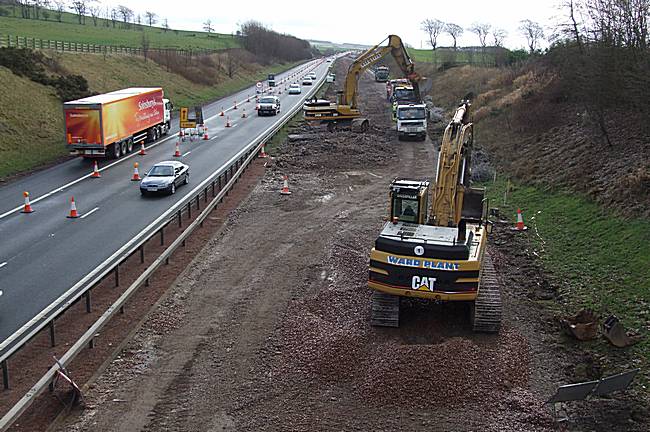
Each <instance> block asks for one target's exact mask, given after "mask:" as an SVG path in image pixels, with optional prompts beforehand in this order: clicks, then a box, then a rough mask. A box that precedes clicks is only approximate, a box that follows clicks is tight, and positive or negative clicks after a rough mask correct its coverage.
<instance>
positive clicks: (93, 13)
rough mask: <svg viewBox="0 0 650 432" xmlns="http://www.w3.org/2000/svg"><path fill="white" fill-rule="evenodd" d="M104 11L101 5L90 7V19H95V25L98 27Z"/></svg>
mask: <svg viewBox="0 0 650 432" xmlns="http://www.w3.org/2000/svg"><path fill="white" fill-rule="evenodd" d="M101 11H102V7H101V5H100V4H93V5H90V6H88V12H90V17H91V18H92V19H93V25H94V26H95V27H97V21H98V20H99V14H100V13H101Z"/></svg>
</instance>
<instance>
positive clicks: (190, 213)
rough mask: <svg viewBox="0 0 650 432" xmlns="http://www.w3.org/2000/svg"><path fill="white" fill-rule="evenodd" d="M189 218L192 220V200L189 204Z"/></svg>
mask: <svg viewBox="0 0 650 432" xmlns="http://www.w3.org/2000/svg"><path fill="white" fill-rule="evenodd" d="M187 218H188V219H192V200H190V201H189V202H188V203H187Z"/></svg>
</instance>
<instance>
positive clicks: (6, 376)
mask: <svg viewBox="0 0 650 432" xmlns="http://www.w3.org/2000/svg"><path fill="white" fill-rule="evenodd" d="M2 382H3V383H4V387H5V390H9V365H8V364H7V360H4V361H3V362H2Z"/></svg>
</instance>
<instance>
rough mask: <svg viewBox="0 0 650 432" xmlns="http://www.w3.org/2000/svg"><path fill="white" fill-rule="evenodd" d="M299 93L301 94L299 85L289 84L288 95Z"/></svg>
mask: <svg viewBox="0 0 650 432" xmlns="http://www.w3.org/2000/svg"><path fill="white" fill-rule="evenodd" d="M300 93H302V89H301V88H300V84H291V85H290V86H289V94H300Z"/></svg>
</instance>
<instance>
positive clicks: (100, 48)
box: [0, 35, 220, 57]
mask: <svg viewBox="0 0 650 432" xmlns="http://www.w3.org/2000/svg"><path fill="white" fill-rule="evenodd" d="M3 47H4V48H6V47H14V48H30V49H42V50H55V51H60V52H83V53H95V54H126V55H137V56H144V55H149V54H151V53H153V52H160V53H175V54H177V55H182V56H186V57H193V56H200V55H208V54H215V53H218V52H219V51H220V50H215V49H206V48H188V49H185V48H152V47H148V48H142V47H129V46H116V45H97V44H89V43H79V42H67V41H60V40H53V39H40V38H30V37H26V36H14V35H0V48H3Z"/></svg>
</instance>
